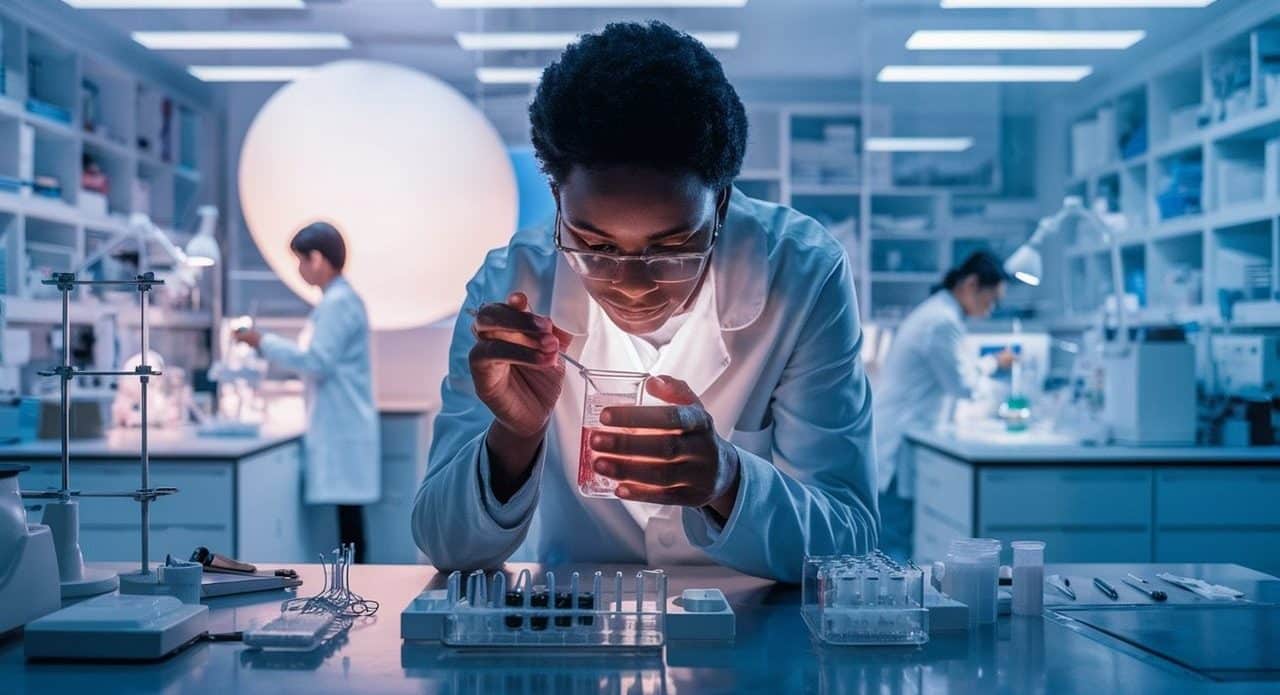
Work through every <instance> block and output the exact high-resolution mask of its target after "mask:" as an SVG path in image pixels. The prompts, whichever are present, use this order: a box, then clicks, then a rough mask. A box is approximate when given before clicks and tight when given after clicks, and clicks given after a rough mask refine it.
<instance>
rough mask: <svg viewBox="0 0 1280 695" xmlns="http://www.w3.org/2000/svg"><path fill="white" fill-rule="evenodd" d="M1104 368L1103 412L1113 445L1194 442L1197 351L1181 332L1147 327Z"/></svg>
mask: <svg viewBox="0 0 1280 695" xmlns="http://www.w3.org/2000/svg"><path fill="white" fill-rule="evenodd" d="M1105 364H1106V366H1105V369H1106V386H1105V395H1104V396H1103V398H1104V405H1103V410H1104V413H1105V417H1106V420H1107V422H1109V423H1111V426H1112V433H1113V436H1114V437H1115V440H1116V442H1118V443H1121V444H1137V445H1147V446H1152V445H1183V444H1195V443H1196V351H1195V346H1193V345H1192V344H1191V343H1189V342H1187V341H1186V338H1185V336H1184V335H1183V333H1182V331H1181V330H1174V329H1165V330H1155V329H1150V328H1148V329H1146V330H1144V331H1143V335H1142V336H1141V338H1140V339H1139V340H1138V341H1136V342H1132V343H1130V344H1129V345H1128V347H1127V349H1126V350H1125V351H1124V352H1123V353H1120V354H1114V355H1111V356H1110V357H1109V358H1108V359H1107V360H1106V362H1105Z"/></svg>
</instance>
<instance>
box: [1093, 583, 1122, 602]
mask: <svg viewBox="0 0 1280 695" xmlns="http://www.w3.org/2000/svg"><path fill="white" fill-rule="evenodd" d="M1093 585H1094V586H1095V587H1097V588H1098V591H1101V592H1102V595H1103V596H1106V597H1107V598H1109V599H1111V600H1112V601H1118V600H1119V599H1120V592H1118V591H1116V590H1115V587H1113V586H1111V585H1110V584H1108V583H1107V582H1106V580H1104V579H1102V578H1101V577H1094V578H1093Z"/></svg>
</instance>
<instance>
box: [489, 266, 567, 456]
mask: <svg viewBox="0 0 1280 695" xmlns="http://www.w3.org/2000/svg"><path fill="white" fill-rule="evenodd" d="M471 332H472V333H473V334H474V335H475V336H476V344H475V346H473V347H472V348H471V353H470V356H469V359H470V364H471V379H472V382H473V383H474V384H475V389H476V396H477V397H478V398H479V399H480V400H481V401H483V402H484V404H485V405H486V406H488V407H489V410H490V411H491V412H492V413H493V416H494V419H495V421H496V423H495V424H497V425H499V426H501V427H503V428H505V429H506V430H507V431H508V433H509V434H511V435H514V436H516V437H518V438H524V439H531V438H538V439H541V437H542V434H543V433H544V432H545V431H546V426H547V423H548V422H549V421H550V419H551V410H552V408H554V407H555V403H556V400H557V399H559V397H560V390H561V388H562V387H563V385H564V363H563V362H561V361H560V357H559V354H558V353H559V352H560V351H561V350H563V349H565V348H567V347H568V346H569V341H570V339H571V338H570V336H569V334H567V333H565V332H564V331H561V330H559V329H557V328H556V327H555V326H554V325H553V324H552V322H551V319H550V318H548V317H546V316H539V315H538V314H534V313H532V312H530V311H529V300H528V298H527V297H526V296H525V295H524V293H522V292H513V293H512V294H511V295H510V296H509V297H507V301H506V302H493V303H489V304H484V305H482V306H481V307H480V309H479V310H478V311H477V312H476V313H475V321H474V322H473V323H472V325H471Z"/></svg>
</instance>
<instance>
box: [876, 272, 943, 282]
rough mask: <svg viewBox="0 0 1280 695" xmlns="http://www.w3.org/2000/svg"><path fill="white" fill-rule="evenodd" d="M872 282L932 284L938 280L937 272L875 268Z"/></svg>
mask: <svg viewBox="0 0 1280 695" xmlns="http://www.w3.org/2000/svg"><path fill="white" fill-rule="evenodd" d="M871 281H872V282H903V283H911V284H917V285H919V284H923V285H931V284H933V283H935V282H937V281H938V273H936V272H920V271H896V270H873V271H871Z"/></svg>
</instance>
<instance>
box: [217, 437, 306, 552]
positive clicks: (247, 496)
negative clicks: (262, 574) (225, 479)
mask: <svg viewBox="0 0 1280 695" xmlns="http://www.w3.org/2000/svg"><path fill="white" fill-rule="evenodd" d="M236 501H237V509H236V520H237V524H236V546H235V548H236V550H235V552H236V556H235V557H236V558H237V559H240V560H245V561H247V562H313V561H314V559H313V558H314V556H313V555H311V554H310V553H309V552H308V550H307V549H308V547H309V545H308V535H307V524H306V521H305V517H304V514H303V508H302V447H301V446H300V445H299V444H298V443H296V442H295V443H291V444H287V445H285V446H279V447H276V448H274V449H268V450H267V451H264V452H262V453H259V454H255V455H253V456H250V457H247V458H245V459H243V460H241V461H240V463H239V464H238V468H237V469H236ZM211 547H212V546H211ZM215 550H216V549H215Z"/></svg>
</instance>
